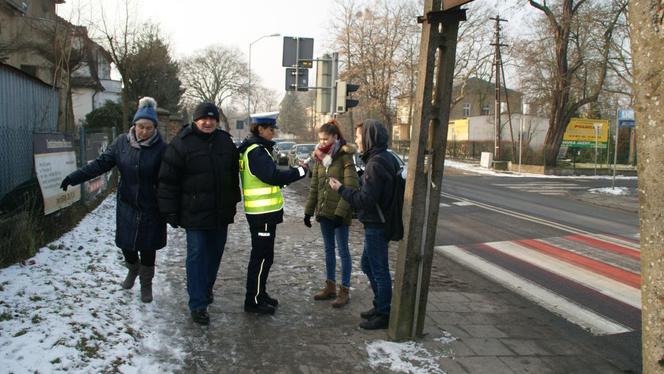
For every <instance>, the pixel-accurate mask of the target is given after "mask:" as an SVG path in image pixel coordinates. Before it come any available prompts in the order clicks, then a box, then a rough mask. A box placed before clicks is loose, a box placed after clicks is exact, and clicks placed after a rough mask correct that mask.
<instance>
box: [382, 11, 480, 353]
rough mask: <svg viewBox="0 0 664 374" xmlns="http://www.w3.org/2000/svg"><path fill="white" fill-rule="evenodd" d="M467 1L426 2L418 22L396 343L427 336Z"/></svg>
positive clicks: (393, 321)
mask: <svg viewBox="0 0 664 374" xmlns="http://www.w3.org/2000/svg"><path fill="white" fill-rule="evenodd" d="M465 2H468V1H457V2H456V4H455V5H457V6H456V7H454V8H451V9H449V8H446V7H442V9H447V10H443V11H440V10H438V9H441V0H426V2H425V6H424V10H425V16H423V17H420V18H419V20H418V21H420V22H421V23H422V38H421V42H420V43H421V44H420V62H419V74H418V82H417V92H416V96H415V100H416V101H415V113H414V116H413V123H412V140H411V148H410V153H409V159H408V179H407V181H406V191H405V195H404V210H403V221H404V238H403V240H402V241H401V242H400V243H399V252H398V259H397V268H396V275H395V284H394V297H393V299H392V309H391V313H390V326H389V330H388V333H389V336H390V338H391V339H392V340H396V341H401V340H407V339H413V338H416V337H418V336H421V334H422V330H423V327H424V317H425V314H426V305H427V298H428V291H429V280H430V276H431V262H432V259H433V245H434V240H435V236H436V227H437V222H438V208H439V199H440V193H441V190H442V186H441V183H442V179H443V168H444V162H445V148H446V146H447V128H448V121H449V115H450V98H451V96H452V79H453V76H454V65H455V64H454V61H455V58H456V44H457V35H458V29H459V22H460V21H464V20H465V10H462V9H460V8H459V6H458V5H460V4H462V3H465ZM443 3H445V2H443ZM448 3H449V2H448ZM434 9H436V10H434ZM439 26H442V31H439V30H440V29H439ZM435 72H436V73H437V75H436V76H434V73H435ZM434 80H435V82H434ZM434 83H435V84H434Z"/></svg>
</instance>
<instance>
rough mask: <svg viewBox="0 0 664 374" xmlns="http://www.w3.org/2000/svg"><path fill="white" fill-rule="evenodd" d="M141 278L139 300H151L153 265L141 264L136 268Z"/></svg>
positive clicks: (146, 301)
mask: <svg viewBox="0 0 664 374" xmlns="http://www.w3.org/2000/svg"><path fill="white" fill-rule="evenodd" d="M138 275H139V277H140V280H141V301H142V302H144V303H149V302H152V278H153V277H154V266H145V265H141V266H140V268H139V270H138Z"/></svg>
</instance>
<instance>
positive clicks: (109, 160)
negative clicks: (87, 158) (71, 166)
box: [68, 134, 126, 186]
mask: <svg viewBox="0 0 664 374" xmlns="http://www.w3.org/2000/svg"><path fill="white" fill-rule="evenodd" d="M123 136H126V135H124V134H123V135H120V136H119V137H117V138H116V139H115V140H114V141H113V143H111V145H109V146H108V148H106V151H104V153H102V154H100V155H99V157H97V159H96V160H94V161H92V162H91V163H89V164H87V165H85V166H83V167H82V168H80V169H78V170H76V171H74V172H73V173H71V174H69V176H68V177H69V179H70V180H71V183H72V185H73V186H75V185H77V184H81V183H83V182H85V181H88V180H90V179H92V178H95V177H98V176H100V175H102V174H104V173H105V172H107V171H109V170H111V169H113V167H114V166H115V157H116V154H117V153H116V151H117V149H118V143H119V142H120V139H121V138H122V137H123Z"/></svg>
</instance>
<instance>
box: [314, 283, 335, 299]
mask: <svg viewBox="0 0 664 374" xmlns="http://www.w3.org/2000/svg"><path fill="white" fill-rule="evenodd" d="M335 297H337V285H336V284H335V283H334V282H333V281H331V280H326V281H325V288H323V289H322V290H320V291H318V293H317V294H315V295H314V300H330V299H334V298H335Z"/></svg>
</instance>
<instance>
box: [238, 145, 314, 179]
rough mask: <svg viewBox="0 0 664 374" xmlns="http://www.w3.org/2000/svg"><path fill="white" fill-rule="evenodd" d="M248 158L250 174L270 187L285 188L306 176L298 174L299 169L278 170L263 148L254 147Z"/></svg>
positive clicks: (303, 173)
mask: <svg viewBox="0 0 664 374" xmlns="http://www.w3.org/2000/svg"><path fill="white" fill-rule="evenodd" d="M248 158H249V170H251V173H252V174H253V175H255V176H256V177H258V179H260V180H261V181H263V182H264V183H267V184H269V185H272V186H285V185H287V184H290V183H293V182H295V181H297V180H299V179H302V178H304V176H305V175H307V173H306V172H302V173H300V168H289V169H288V170H281V169H279V168H278V167H277V165H276V164H275V163H274V160H272V157H270V155H269V154H268V153H267V150H266V149H265V148H263V147H256V148H255V149H253V150H251V152H249V156H248ZM300 174H301V175H300Z"/></svg>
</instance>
